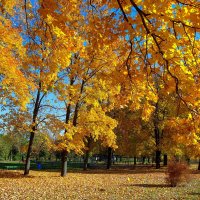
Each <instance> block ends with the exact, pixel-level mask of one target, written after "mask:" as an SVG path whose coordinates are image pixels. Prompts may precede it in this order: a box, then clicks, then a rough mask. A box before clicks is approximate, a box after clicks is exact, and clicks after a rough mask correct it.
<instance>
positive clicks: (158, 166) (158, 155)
mask: <svg viewBox="0 0 200 200" xmlns="http://www.w3.org/2000/svg"><path fill="white" fill-rule="evenodd" d="M160 156H161V151H159V150H157V151H156V169H160Z"/></svg>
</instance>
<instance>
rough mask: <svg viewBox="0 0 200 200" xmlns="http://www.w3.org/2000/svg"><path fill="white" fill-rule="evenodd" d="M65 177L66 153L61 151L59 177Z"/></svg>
mask: <svg viewBox="0 0 200 200" xmlns="http://www.w3.org/2000/svg"><path fill="white" fill-rule="evenodd" d="M66 175H67V151H65V150H63V151H62V154H61V176H62V177H65V176H66Z"/></svg>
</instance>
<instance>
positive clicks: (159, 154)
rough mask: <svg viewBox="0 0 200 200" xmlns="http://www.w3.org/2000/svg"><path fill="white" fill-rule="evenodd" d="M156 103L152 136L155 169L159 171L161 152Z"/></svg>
mask: <svg viewBox="0 0 200 200" xmlns="http://www.w3.org/2000/svg"><path fill="white" fill-rule="evenodd" d="M158 109H159V108H158V102H157V103H156V109H155V116H154V134H155V142H156V169H160V162H161V158H160V157H161V150H160V130H159V127H158V122H159V120H158Z"/></svg>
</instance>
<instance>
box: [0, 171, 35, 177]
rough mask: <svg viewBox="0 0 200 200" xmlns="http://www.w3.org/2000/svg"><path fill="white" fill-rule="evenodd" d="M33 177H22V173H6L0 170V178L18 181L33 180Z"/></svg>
mask: <svg viewBox="0 0 200 200" xmlns="http://www.w3.org/2000/svg"><path fill="white" fill-rule="evenodd" d="M33 177H34V176H30V175H28V176H24V175H23V174H22V172H19V171H16V172H14V171H6V170H0V178H9V179H18V178H20V179H21V178H33Z"/></svg>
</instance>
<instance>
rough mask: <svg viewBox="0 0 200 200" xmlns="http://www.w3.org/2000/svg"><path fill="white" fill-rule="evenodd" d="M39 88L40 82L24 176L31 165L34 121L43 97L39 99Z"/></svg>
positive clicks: (34, 129) (39, 89)
mask: <svg viewBox="0 0 200 200" xmlns="http://www.w3.org/2000/svg"><path fill="white" fill-rule="evenodd" d="M41 87H42V85H41V82H39V88H38V91H37V97H36V101H35V106H34V110H33V119H32V120H33V121H32V122H33V127H32V131H31V135H30V140H29V145H28V151H27V155H26V163H25V169H24V175H28V174H29V170H30V163H31V152H32V146H33V140H34V136H35V131H36V119H37V115H38V111H39V108H40V105H41V101H42V99H43V97H44V96H45V94H43V96H42V97H41V98H40V92H41Z"/></svg>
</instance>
